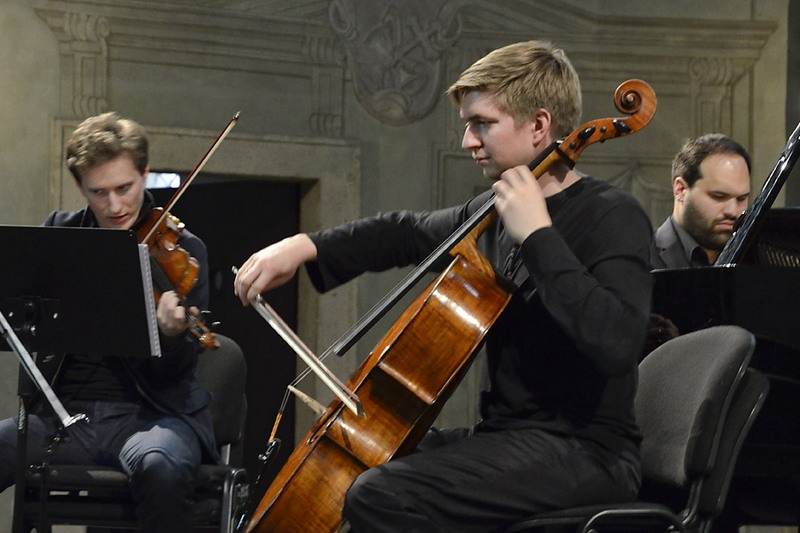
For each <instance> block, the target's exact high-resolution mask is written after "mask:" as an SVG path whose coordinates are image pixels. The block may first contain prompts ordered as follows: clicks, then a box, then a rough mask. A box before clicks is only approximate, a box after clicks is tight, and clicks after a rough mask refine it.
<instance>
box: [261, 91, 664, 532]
mask: <svg viewBox="0 0 800 533" xmlns="http://www.w3.org/2000/svg"><path fill="white" fill-rule="evenodd" d="M614 104H615V106H616V108H617V109H618V110H619V111H620V112H622V113H624V114H626V115H628V116H626V117H620V118H606V119H598V120H594V121H591V122H588V123H586V124H584V125H582V126H581V127H579V128H578V129H577V130H575V131H574V132H572V133H571V134H570V135H568V136H567V137H566V138H565V139H563V140H559V141H556V142H555V143H553V144H552V145H551V146H549V147H548V148H547V149H546V150H545V151H544V152H543V153H542V154H540V156H539V157H538V158H537V160H536V161H534V162H532V163H531V164H530V165H529V168H530V169H531V172H532V173H533V175H534V176H536V177H537V178H538V177H539V176H541V175H542V174H543V173H544V172H545V171H546V170H547V169H548V168H549V167H551V166H552V165H553V164H555V163H558V162H563V163H566V164H567V165H569V166H570V168H572V167H573V166H574V165H575V163H576V161H577V160H578V156H579V155H580V154H581V152H582V151H583V150H584V149H585V148H586V147H588V146H590V145H592V144H594V143H597V142H603V141H606V140H610V139H615V138H618V137H624V136H627V135H630V134H632V133H635V132H637V131H639V130H640V129H641V128H643V127H644V126H646V125H647V124H648V123H649V122H650V120H651V119H652V117H653V115H654V114H655V110H656V99H655V92H654V91H653V89H652V88H651V87H650V86H649V85H648V84H647V83H645V82H644V81H641V80H628V81H626V82H624V83H623V84H621V85H620V86H619V87H618V88H617V90H616V92H615V94H614ZM496 217H497V212H496V210H495V209H494V197H492V198H491V199H490V200H489V201H488V202H486V204H484V206H482V207H481V208H480V209H479V210H478V211H477V212H476V213H475V214H473V215H472V216H471V217H470V218H469V219H468V220H467V221H466V222H464V224H463V225H462V226H461V227H460V228H459V229H458V230H456V232H455V233H454V234H453V235H451V236H450V237H448V238H447V239H446V240H445V241H444V242H443V243H442V244H441V245H440V246H439V247H438V248H437V249H436V250H435V251H434V252H433V253H432V254H431V255H430V256H429V257H428V258H427V259H425V260H424V261H423V262H422V263H420V264H419V266H418V267H417V268H415V269H414V271H413V272H411V274H409V275H408V276H407V277H406V278H405V279H404V280H403V281H401V283H400V284H399V285H398V286H397V287H396V288H395V289H394V290H393V291H392V292H390V293H389V295H387V296H386V297H385V298H384V299H383V300H382V301H381V302H379V303H378V304H377V305H376V306H375V307H374V308H373V309H372V310H370V311H369V312H368V313H367V315H365V317H364V318H362V319H361V320H360V321H359V323H358V324H356V325H355V326H354V327H353V328H351V329H350V330H349V331H348V332H347V333H346V334H345V335H344V336H343V337H342V338H341V339H340V340H338V341H337V342H336V343H334V345H333V346H331V348H329V349H328V350H327V351H326V352H325V353H324V354H323V355H322V356H321V357H320V359H323V358H324V357H325V356H326V355H328V354H329V353H335V354H338V355H342V354H343V353H344V351H346V349H347V348H348V347H350V346H352V345H353V343H354V342H356V339H358V338H359V337H360V336H361V335H362V334H363V332H364V330H365V328H368V327H371V326H372V325H374V324H375V323H376V322H377V320H378V319H379V318H380V317H381V316H383V315H384V314H385V313H386V311H387V309H388V308H389V307H390V306H392V305H394V304H395V303H397V302H398V301H399V300H400V298H402V296H403V295H404V294H406V293H407V292H408V290H409V289H410V287H411V286H412V285H414V284H416V282H417V281H419V280H420V279H421V278H422V277H423V276H424V275H425V273H426V272H428V271H429V268H430V267H431V265H432V264H434V263H436V262H438V261H439V260H440V259H441V258H442V257H444V256H445V255H450V256H452V257H453V259H452V263H451V264H450V267H448V268H447V269H446V270H445V271H444V272H442V274H440V275H439V277H437V278H436V279H435V280H434V281H433V282H432V283H431V284H430V285H429V286H428V287H427V288H426V289H425V290H424V291H423V292H422V293H420V294H419V296H418V297H417V298H416V299H415V300H414V301H413V302H412V303H411V305H409V307H407V308H406V309H405V310H404V311H403V313H402V314H401V315H400V317H399V318H398V319H397V321H396V322H395V323H394V324H393V325H392V326H391V328H390V329H389V330H388V332H387V333H386V335H385V336H384V337H383V339H381V341H380V342H379V343H378V344H377V345H376V346H375V348H374V349H373V350H372V352H371V353H370V354H369V356H368V357H367V358H366V359H365V360H364V362H363V363H362V364H361V366H360V367H359V368H358V369H357V370H356V372H355V373H354V374H353V375H352V376H351V377H350V379H349V380H348V381H347V383H346V387H347V389H348V390H350V391H352V392H353V394H357V397H358V398H359V401H360V404H361V406H362V408H363V414H362V413H361V412H359V413H353V412H351V411H350V410H348V409H346V408H345V405H344V403H343V402H342V401H341V400H340V399H338V398H335V399H334V400H333V402H332V403H331V404H330V405H329V406H328V408H327V410H326V411H325V412H324V413H323V415H322V416H321V417H320V418H319V420H318V421H317V423H316V424H315V425H314V427H313V428H312V429H311V430H309V432H308V433H307V434H306V436H305V437H304V438H303V439H301V440H300V441H299V444H298V445H297V446H296V448H295V449H294V451H293V452H292V454H291V455H290V457H289V459H288V460H287V462H286V463H285V464H284V466H283V468H282V469H281V470H280V472H278V474H277V476H276V477H275V479H274V480H273V482H272V484H271V485H270V486H269V488H268V489H267V491H266V493H265V494H264V496H263V498H262V499H261V502H260V503H259V504H258V506H257V508H256V510H255V512H254V513H253V516H252V517H251V518H250V521H249V523H248V526H247V532H248V533H269V532H273V531H280V532H282V533H295V532H296V533H304V532H306V531H314V532H320V533H323V532H325V533H333V532H335V531H339V530H340V527H341V526H342V508H343V506H344V497H345V493H346V492H347V489H348V488H349V487H350V485H351V483H352V482H353V480H354V479H355V478H356V477H357V476H358V475H359V474H360V473H362V472H364V471H365V470H367V469H368V468H371V467H374V466H377V465H379V464H381V463H384V462H386V461H389V460H391V459H392V458H394V457H401V456H403V455H407V454H409V453H411V452H413V451H414V449H415V448H416V446H417V444H418V443H419V441H420V440H421V439H422V437H423V436H424V435H425V433H426V431H427V430H428V428H429V427H430V426H431V425H432V424H433V422H434V420H435V419H436V417H437V416H438V414H439V412H440V411H441V408H442V406H443V404H444V403H445V402H446V401H447V399H448V398H449V397H450V395H451V394H452V393H453V391H454V390H455V388H456V387H457V386H458V384H459V382H460V381H461V379H462V378H463V377H464V375H465V374H466V372H467V370H468V369H469V366H470V364H471V362H472V360H473V359H474V356H475V355H476V353H477V350H478V349H479V347H480V346H481V344H482V341H483V338H484V336H485V335H486V333H487V332H488V331H489V329H490V328H491V327H492V325H493V324H494V322H495V321H496V319H497V318H498V317H499V316H500V314H501V313H502V312H503V309H504V308H505V306H506V305H507V303H508V301H509V300H510V298H511V293H512V292H513V289H514V287H512V286H509V285H510V284H509V283H507V282H505V280H503V279H501V278H499V277H498V276H497V275H496V274H495V272H494V269H493V267H492V265H491V264H490V263H489V261H488V260H487V259H486V258H485V257H484V256H482V255H481V254H480V252H479V251H478V249H477V246H476V241H477V238H478V236H479V235H480V234H481V233H483V231H484V230H485V229H486V227H487V226H488V225H489V224H490V223H491V221H492V220H494V219H495V218H496ZM421 347H425V348H424V349H425V357H421V354H420V349H421ZM271 444H272V443H271Z"/></svg>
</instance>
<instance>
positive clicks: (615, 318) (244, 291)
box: [234, 41, 652, 533]
mask: <svg viewBox="0 0 800 533" xmlns="http://www.w3.org/2000/svg"><path fill="white" fill-rule="evenodd" d="M448 95H449V96H450V97H451V99H452V100H453V102H454V103H455V104H456V105H457V106H459V109H460V116H461V118H462V119H463V121H464V124H465V129H464V136H463V140H462V146H463V148H464V149H465V150H467V151H469V152H470V154H471V155H472V157H473V159H474V161H475V163H476V164H477V165H478V167H479V168H480V169H481V170H482V172H483V174H484V176H485V177H487V178H489V179H490V180H493V184H492V190H490V191H487V192H485V193H483V194H480V195H478V196H477V197H476V198H473V199H472V200H470V201H468V202H466V203H465V204H463V205H459V206H455V207H450V208H446V209H441V210H436V211H430V212H408V211H397V212H393V213H386V214H380V215H377V216H374V217H371V218H365V219H362V220H359V221H355V222H352V223H348V224H344V225H342V226H340V227H336V228H333V229H328V230H323V231H319V232H315V233H308V234H298V235H294V236H292V237H289V238H286V239H284V240H282V241H279V242H277V243H275V244H272V245H270V246H267V247H266V248H264V249H262V250H260V251H257V252H255V253H254V254H253V255H252V256H251V257H250V258H249V259H248V260H247V261H245V263H244V264H243V265H242V266H241V268H240V269H239V271H238V274H237V276H236V279H235V281H234V283H235V286H234V291H235V293H236V294H237V295H238V296H239V298H240V299H241V301H242V303H243V304H245V305H247V304H248V303H249V302H251V301H252V300H254V299H255V298H256V296H257V295H259V294H261V293H263V292H264V291H267V290H269V289H272V288H274V287H276V286H278V285H280V284H282V283H284V282H285V281H286V280H287V279H290V278H291V277H292V276H294V275H295V273H296V271H297V269H298V268H299V267H300V266H301V265H303V264H305V267H306V270H307V272H308V274H309V276H310V278H311V280H312V282H313V283H314V285H315V287H316V288H317V289H318V290H320V291H327V290H329V289H332V288H334V287H336V286H337V285H339V284H342V283H345V282H347V281H349V280H351V279H353V278H355V277H356V276H358V275H359V274H361V273H363V272H367V271H383V270H387V269H389V268H392V267H402V266H406V265H411V264H417V263H419V262H420V261H422V260H423V259H425V258H426V257H427V256H428V255H429V254H430V253H431V252H432V251H433V250H434V249H435V248H436V246H437V245H438V244H439V243H440V242H442V241H443V240H445V239H446V238H447V237H448V236H449V235H450V234H451V233H453V232H454V231H455V230H456V229H457V228H458V227H459V226H460V225H461V223H462V222H464V221H465V220H466V219H467V218H468V217H469V215H470V214H472V213H473V212H474V211H475V210H477V209H478V207H479V206H482V205H483V204H484V203H485V202H486V201H487V199H488V198H489V197H490V195H491V194H492V193H494V194H496V203H495V206H496V209H497V211H498V213H499V220H498V221H497V222H495V223H494V224H493V225H491V226H490V227H489V228H488V229H487V230H486V231H485V232H484V234H483V235H482V236H481V238H480V239H479V240H478V246H479V249H480V251H481V253H482V254H483V255H484V256H486V258H488V259H489V260H490V261H491V262H492V264H493V265H494V267H495V269H496V270H497V271H498V272H499V273H501V274H503V275H505V276H506V277H508V278H509V279H512V280H513V281H514V283H515V284H516V285H517V286H518V288H517V289H516V291H515V292H514V294H513V297H512V299H511V301H510V303H509V304H508V307H507V308H506V309H505V311H504V313H503V314H502V315H501V316H500V318H499V319H498V320H497V322H496V323H495V325H494V327H493V328H492V329H491V330H490V332H489V334H488V336H487V338H486V353H487V361H486V366H485V368H484V372H485V374H486V376H485V377H486V379H485V383H486V387H485V389H484V390H483V391H482V392H481V393H480V397H479V398H477V400H478V401H479V403H480V414H481V417H482V418H481V420H480V421H479V422H478V423H477V424H476V425H475V426H474V427H464V428H450V429H438V430H436V429H434V430H431V431H430V432H428V434H427V435H426V437H425V438H424V439H423V441H422V442H421V444H420V445H419V446H418V448H417V450H416V451H415V452H414V453H412V454H410V455H407V456H405V457H402V458H397V459H393V460H391V461H389V462H387V463H385V464H382V465H380V466H377V467H374V468H371V469H368V470H367V471H365V472H364V473H362V474H361V475H360V476H358V477H357V478H356V480H355V481H354V482H353V484H352V485H351V486H350V488H349V490H348V491H347V494H346V497H345V505H344V518H345V519H346V520H347V521H348V522H349V524H350V527H351V530H352V531H355V532H356V533H365V532H383V531H415V532H416V531H459V532H470V531H495V530H499V529H501V528H502V527H503V526H507V525H509V524H511V523H513V522H514V521H517V520H519V519H521V518H523V517H525V516H527V515H530V514H532V513H536V512H540V511H543V510H549V509H556V508H564V507H571V506H576V505H583V504H591V503H601V502H621V501H627V500H631V499H633V498H634V497H635V495H636V493H637V490H638V488H639V484H640V459H639V442H640V440H641V436H640V433H639V431H638V429H637V425H636V421H635V420H634V416H633V399H634V393H635V390H636V380H637V361H638V357H639V353H640V350H641V347H642V345H643V341H644V338H645V330H646V325H647V318H648V313H649V309H650V277H649V266H648V253H649V246H650V238H651V233H652V232H651V226H650V223H649V220H648V218H647V216H646V214H645V212H644V211H643V209H642V208H641V206H640V205H639V204H638V203H637V201H636V200H635V199H633V198H632V197H631V196H630V195H628V194H627V193H625V192H623V191H621V190H618V189H616V188H614V187H613V186H611V185H609V184H607V183H605V182H603V181H601V180H599V179H596V178H593V177H589V176H586V175H582V174H580V173H578V172H577V171H574V170H572V169H570V167H569V166H567V165H566V164H561V163H556V164H554V165H553V166H551V167H550V168H549V169H548V170H547V171H545V172H544V173H543V174H542V175H541V176H540V177H539V178H538V179H536V178H534V176H533V174H532V173H531V171H530V170H529V168H528V164H529V163H531V161H533V160H534V159H536V157H537V156H538V155H539V154H540V153H542V152H543V151H545V149H546V148H547V147H548V146H550V145H551V143H553V142H554V141H556V140H557V139H559V138H562V137H564V136H566V135H567V134H569V133H570V132H571V131H572V130H573V129H575V128H576V126H577V124H578V120H579V118H580V114H581V89H580V83H579V79H578V75H577V73H576V72H575V70H574V68H573V66H572V64H571V63H570V61H569V60H568V58H567V56H566V55H565V53H564V52H563V51H562V50H560V49H558V48H556V47H555V46H553V45H552V44H551V43H547V42H541V41H529V42H521V43H516V44H512V45H509V46H506V47H503V48H500V49H497V50H495V51H493V52H491V53H489V54H488V55H487V56H485V57H484V58H482V59H480V60H479V61H477V62H476V63H474V64H473V65H472V66H470V67H469V68H468V69H467V70H465V71H464V72H463V74H462V75H461V76H460V77H459V79H458V80H457V81H456V82H455V83H454V84H453V85H452V86H451V87H450V88H449V90H448ZM367 416H368V415H367Z"/></svg>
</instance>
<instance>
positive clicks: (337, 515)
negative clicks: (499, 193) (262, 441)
mask: <svg viewBox="0 0 800 533" xmlns="http://www.w3.org/2000/svg"><path fill="white" fill-rule="evenodd" d="M510 298H511V294H510V293H509V292H507V291H506V290H504V289H503V288H501V287H500V285H498V284H497V282H496V281H495V279H494V275H493V274H492V273H491V272H489V273H487V272H485V271H483V270H482V269H481V268H478V267H476V266H475V265H474V264H473V263H471V262H469V261H467V260H466V259H465V258H464V257H463V256H461V255H458V256H456V258H455V259H454V260H453V262H452V263H451V265H450V266H449V267H448V269H447V270H445V271H444V272H443V273H442V274H441V275H440V276H439V277H438V278H437V279H436V280H435V281H434V282H433V283H432V284H431V285H430V286H429V287H428V289H427V290H425V291H424V292H423V293H422V294H420V295H419V296H418V297H417V298H416V299H415V300H414V302H413V303H412V304H411V305H410V306H409V307H408V308H407V309H406V310H405V311H404V312H403V314H402V315H401V316H400V317H399V319H398V320H397V321H396V322H395V324H394V325H393V326H392V328H391V329H390V330H389V332H388V333H387V334H386V335H385V336H384V338H383V339H382V340H381V341H380V342H379V343H378V344H377V346H376V347H375V349H374V350H373V351H372V353H371V354H370V355H369V356H368V357H367V358H366V359H365V360H364V362H363V363H362V364H361V366H360V367H359V368H358V370H357V371H356V373H355V374H354V375H353V376H352V377H351V378H350V380H349V381H348V383H347V386H348V388H349V389H350V390H352V391H353V392H355V393H356V394H357V395H358V397H359V398H360V399H361V403H362V405H363V406H364V413H365V416H364V417H358V416H355V415H354V414H353V413H352V412H350V411H348V410H347V409H345V408H344V406H343V404H342V403H341V402H340V401H338V400H335V401H334V402H333V403H332V404H331V405H330V406H329V407H328V409H327V410H326V412H325V413H324V414H323V415H322V417H321V418H320V420H319V421H318V422H317V424H316V425H315V426H314V427H313V428H312V429H311V430H310V431H309V432H308V434H307V435H306V436H305V438H304V439H303V440H302V441H301V442H300V444H299V445H298V446H297V447H296V448H295V450H294V451H293V452H292V454H291V456H290V457H289V459H288V461H287V462H286V464H285V465H284V467H283V468H282V469H281V471H280V472H279V473H278V475H277V477H276V478H275V480H274V481H273V482H272V485H270V487H269V489H268V490H267V492H266V494H265V495H264V497H263V498H262V500H261V503H260V504H259V506H258V508H257V509H256V512H255V513H254V515H253V518H252V519H251V521H250V524H249V526H248V531H254V532H258V533H266V532H278V531H279V532H281V533H291V532H298V533H301V532H303V533H306V532H309V531H314V532H319V533H322V532H333V531H337V530H338V529H339V527H340V526H341V522H342V508H343V506H344V495H345V493H346V492H347V489H348V488H349V486H350V484H351V483H352V482H353V480H354V479H355V478H356V477H357V476H358V475H359V474H360V473H361V472H363V471H365V470H367V469H368V468H371V467H373V466H377V465H379V464H382V463H385V462H386V461H389V460H390V459H392V458H394V457H401V456H403V455H407V454H408V453H411V452H412V451H413V450H414V448H415V447H416V446H417V444H418V443H419V441H420V440H421V439H422V437H423V436H424V435H425V432H426V431H427V430H428V428H429V427H430V426H431V425H432V424H433V421H434V420H435V419H436V417H437V416H438V414H439V412H440V411H441V409H442V407H443V405H444V403H445V401H446V400H447V399H448V398H449V397H450V395H451V394H452V393H453V391H454V390H455V388H456V387H457V386H458V384H459V382H460V381H461V379H462V378H463V376H464V374H465V373H466V372H467V370H468V369H469V366H470V363H471V362H472V360H473V359H474V356H475V354H476V353H477V349H478V347H479V345H480V344H481V342H482V341H483V338H484V336H485V335H486V333H487V332H488V331H489V328H490V327H491V325H492V324H493V323H494V322H495V321H496V320H497V318H498V317H499V316H500V313H502V311H503V309H505V306H506V304H507V303H508V301H509V300H510ZM421 353H426V354H429V356H428V357H420V354H421ZM411 376H413V379H411V378H410V377H411Z"/></svg>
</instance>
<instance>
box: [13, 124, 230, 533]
mask: <svg viewBox="0 0 800 533" xmlns="http://www.w3.org/2000/svg"><path fill="white" fill-rule="evenodd" d="M148 144H149V143H148V138H147V135H146V132H145V130H144V128H143V127H142V126H141V125H140V124H138V123H137V122H135V121H133V120H130V119H127V118H120V117H119V116H118V115H117V114H116V113H103V114H101V115H98V116H94V117H89V118H87V119H86V120H84V121H83V122H82V123H81V124H80V125H78V127H77V128H76V129H75V131H74V132H73V133H72V135H71V137H70V139H69V140H68V142H67V146H66V163H67V166H68V167H69V170H70V171H71V173H72V175H73V177H74V178H75V184H76V185H77V187H78V189H79V190H80V192H81V194H82V195H83V197H84V198H85V199H86V202H87V204H88V205H87V207H86V208H84V209H80V210H78V211H53V212H52V213H50V214H49V216H48V217H47V219H46V220H45V222H44V225H45V226H62V227H82V228H109V229H133V230H136V229H137V228H138V227H139V225H140V224H142V223H143V222H145V221H147V220H149V218H150V214H151V211H152V210H153V208H154V200H153V196H152V195H151V194H150V193H149V192H148V191H147V190H146V188H145V184H146V181H147V174H148V171H149V159H148ZM177 244H178V245H179V246H180V247H182V248H184V249H185V250H186V251H188V252H189V254H190V255H191V256H192V257H194V258H195V259H196V260H197V261H198V263H199V266H200V271H199V275H198V276H197V280H196V282H195V283H194V286H193V287H192V288H191V290H190V292H189V293H188V295H187V296H186V301H185V305H180V302H179V299H178V296H177V294H176V292H175V291H166V292H164V293H162V294H161V296H160V298H159V301H158V306H157V309H156V315H157V316H156V318H157V322H158V329H159V341H160V344H161V353H162V355H161V357H160V358H156V357H141V358H121V357H96V356H92V355H85V354H67V355H66V356H63V357H53V358H41V359H42V360H41V361H40V362H39V363H38V364H39V366H40V367H41V369H42V373H43V374H49V373H51V371H52V373H53V374H55V375H54V377H53V380H54V381H53V390H54V392H55V393H56V395H57V396H58V397H59V398H60V399H61V401H63V402H64V405H65V407H67V409H68V410H69V411H70V412H75V413H78V412H80V413H85V414H86V415H87V417H88V419H89V424H88V426H87V427H86V430H85V431H80V432H76V433H75V434H74V435H72V437H73V438H71V439H69V440H67V441H64V442H61V443H60V444H58V445H57V446H56V447H54V450H55V452H54V453H53V454H52V456H50V457H48V458H47V460H48V461H49V462H50V463H52V464H86V465H92V464H96V465H103V466H113V467H117V468H122V469H123V470H124V471H125V472H126V473H127V474H128V475H129V476H130V478H131V487H132V494H133V497H134V498H135V499H136V501H137V516H138V518H139V526H140V528H141V531H148V532H163V533H177V532H188V531H192V530H193V528H192V513H191V506H192V496H193V494H194V476H195V472H196V469H197V467H198V465H199V464H200V463H201V459H202V458H203V457H204V456H205V457H206V458H207V461H212V462H213V461H215V460H218V459H219V454H218V452H217V449H216V445H215V443H214V432H213V427H212V422H211V414H210V411H209V409H208V405H209V402H210V397H209V394H208V392H207V391H205V389H203V387H202V385H201V384H200V382H199V380H198V377H197V354H198V351H199V344H198V342H197V341H196V340H195V339H193V338H189V337H188V336H187V335H186V329H187V321H186V318H187V313H190V312H193V313H195V314H196V313H197V312H198V309H206V308H207V307H208V298H209V289H208V264H207V252H206V247H205V244H204V243H203V241H202V240H201V239H200V238H199V237H197V236H196V235H194V234H192V233H191V232H190V231H188V230H183V231H182V232H181V233H180V235H179V237H178V239H177ZM107 290H113V287H112V288H108V289H107ZM119 304H120V305H121V306H124V305H126V302H119ZM86 320H92V317H91V316H88V317H86ZM130 359H136V361H130ZM62 361H63V362H62ZM44 403H45V402H40V404H44ZM33 411H34V412H35V414H32V415H30V416H29V417H28V445H27V452H28V462H29V464H39V463H41V462H42V461H43V457H42V455H43V450H44V449H45V447H46V446H47V445H48V444H49V443H50V442H51V441H52V437H53V435H54V434H55V433H56V430H57V426H58V418H57V417H55V416H54V415H53V414H52V412H50V411H49V410H42V411H41V412H39V411H36V410H35V409H34V410H33ZM16 428H17V424H16V422H15V420H14V419H11V418H8V419H5V420H2V421H0V490H4V489H5V488H6V487H8V486H10V485H12V484H13V483H14V480H15V478H14V474H15V471H16V459H17V455H16V454H17V452H16V444H17V429H16Z"/></svg>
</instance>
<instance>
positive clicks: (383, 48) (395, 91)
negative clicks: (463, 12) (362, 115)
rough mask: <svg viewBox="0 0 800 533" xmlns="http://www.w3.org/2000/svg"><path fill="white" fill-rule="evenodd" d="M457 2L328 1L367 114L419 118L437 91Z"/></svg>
mask: <svg viewBox="0 0 800 533" xmlns="http://www.w3.org/2000/svg"><path fill="white" fill-rule="evenodd" d="M461 5H462V3H461V2H456V1H453V0H415V1H407V0H392V1H388V2H373V1H371V0H333V2H331V7H330V23H331V28H332V29H333V31H334V33H336V35H337V36H339V38H340V39H341V40H342V42H343V43H344V46H345V49H346V50H347V57H348V60H349V65H350V68H351V69H352V73H353V85H354V88H355V93H356V96H357V97H358V100H359V102H360V103H361V105H362V106H364V108H365V109H366V110H367V112H368V113H369V114H370V115H372V116H373V117H375V118H377V119H378V120H380V121H381V122H384V123H386V124H391V125H395V126H398V125H403V124H408V123H410V122H414V121H416V120H419V119H421V118H423V117H425V116H426V115H427V114H428V113H429V112H430V110H431V108H432V107H433V106H434V105H435V104H436V102H437V101H438V98H439V96H440V95H441V85H442V72H443V55H444V53H445V51H447V49H448V48H450V47H451V46H453V44H454V43H455V42H456V41H457V40H458V38H459V37H460V34H461V21H460V17H459V13H458V10H459V8H460V7H461Z"/></svg>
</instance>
